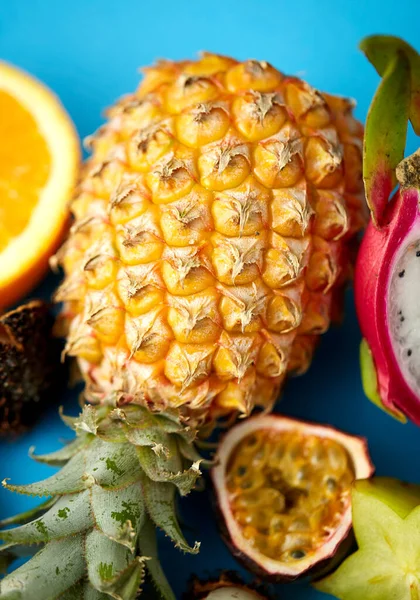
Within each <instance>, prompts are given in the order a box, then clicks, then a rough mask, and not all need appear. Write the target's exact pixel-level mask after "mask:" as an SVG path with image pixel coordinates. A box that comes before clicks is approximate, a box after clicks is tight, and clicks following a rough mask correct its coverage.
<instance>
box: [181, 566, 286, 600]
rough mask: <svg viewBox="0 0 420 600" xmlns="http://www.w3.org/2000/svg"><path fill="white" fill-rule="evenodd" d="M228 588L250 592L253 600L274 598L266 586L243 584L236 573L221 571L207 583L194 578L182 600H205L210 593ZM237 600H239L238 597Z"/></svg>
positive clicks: (270, 599) (271, 599)
mask: <svg viewBox="0 0 420 600" xmlns="http://www.w3.org/2000/svg"><path fill="white" fill-rule="evenodd" d="M228 588H233V589H234V590H235V591H236V590H238V591H239V590H243V591H244V592H245V591H247V592H250V593H252V598H253V600H254V597H255V600H274V598H275V597H274V595H273V594H272V593H271V592H270V591H269V590H268V588H267V586H266V585H264V584H261V583H259V582H257V583H255V582H253V583H249V584H245V582H244V580H243V579H242V577H241V576H240V575H239V574H238V573H237V572H236V571H222V572H221V573H220V574H218V575H217V576H215V577H212V578H210V579H208V580H207V581H200V579H199V578H198V577H196V576H194V577H193V578H192V579H191V580H190V583H189V586H188V591H187V592H186V594H184V596H183V600H206V598H208V597H209V594H211V592H214V591H216V590H218V589H228ZM235 598H236V596H235ZM210 600H211V598H210ZM238 600H240V598H239V597H238Z"/></svg>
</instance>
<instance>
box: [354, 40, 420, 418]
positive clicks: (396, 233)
mask: <svg viewBox="0 0 420 600" xmlns="http://www.w3.org/2000/svg"><path fill="white" fill-rule="evenodd" d="M361 48H362V50H363V51H364V52H365V54H366V55H367V57H368V59H369V60H370V62H371V63H372V64H373V65H374V66H375V67H376V69H377V71H378V73H379V74H380V75H382V77H383V79H382V82H381V84H380V86H379V88H378V91H377V93H376V95H375V97H374V100H373V102H372V105H371V108H370V111H369V114H368V118H367V123H366V134H365V142H364V165H363V175H364V181H365V188H366V196H367V202H368V205H369V208H370V211H371V217H372V218H371V221H370V223H369V225H368V228H367V231H366V234H365V236H364V239H363V242H362V245H361V248H360V252H359V256H358V261H357V265H356V274H355V296H356V307H357V312H358V317H359V320H360V325H361V329H362V333H363V337H364V340H363V342H362V347H361V362H362V379H363V383H364V388H365V392H366V394H367V395H368V397H369V398H370V399H371V400H372V401H374V402H375V403H377V404H379V405H380V406H382V407H383V408H384V409H385V410H387V411H388V412H390V413H391V414H393V415H394V416H396V417H397V418H399V419H401V420H405V417H408V418H409V419H411V420H412V421H414V422H415V423H417V424H418V425H420V326H419V325H420V302H419V293H418V286H419V283H418V282H419V281H420V214H419V201H420V189H419V188H420V153H419V151H417V152H416V153H415V154H413V155H412V156H410V157H409V158H406V159H405V160H403V157H404V149H405V143H406V132H407V125H408V121H409V119H410V120H411V123H412V125H413V128H414V130H415V131H416V133H418V134H420V56H419V54H417V52H416V51H415V50H413V48H411V47H410V46H408V44H406V43H405V42H403V41H402V40H399V39H398V38H394V37H387V36H373V37H370V38H367V39H365V40H364V41H363V42H362V44H361ZM397 182H398V184H399V187H398V189H397V191H396V192H395V193H394V194H393V195H392V192H393V189H394V187H395V185H396V183H397Z"/></svg>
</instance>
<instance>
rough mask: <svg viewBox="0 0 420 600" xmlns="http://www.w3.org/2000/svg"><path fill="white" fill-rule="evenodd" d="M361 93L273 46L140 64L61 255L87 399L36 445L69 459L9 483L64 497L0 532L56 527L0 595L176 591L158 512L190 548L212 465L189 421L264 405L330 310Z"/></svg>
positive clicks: (72, 351) (101, 140)
mask: <svg viewBox="0 0 420 600" xmlns="http://www.w3.org/2000/svg"><path fill="white" fill-rule="evenodd" d="M352 108H353V105H352V103H351V102H350V101H348V100H345V99H342V98H337V97H333V96H330V95H327V94H321V93H319V92H317V91H316V90H314V89H313V88H311V87H310V86H309V85H308V84H306V83H305V82H303V81H301V80H299V79H297V78H295V77H287V76H284V75H283V74H282V73H280V72H279V71H277V70H276V69H274V68H273V67H272V66H271V65H269V64H268V63H266V62H258V61H256V60H248V61H245V62H242V63H241V62H237V61H235V60H233V59H230V58H227V57H223V56H217V55H212V54H204V55H203V56H202V57H201V58H200V59H199V60H198V61H196V62H193V61H183V62H169V61H162V62H159V63H158V64H157V65H156V66H153V67H150V68H148V69H146V70H145V77H144V80H143V82H142V84H141V85H140V87H139V89H138V90H137V91H136V92H135V93H134V94H132V95H129V96H126V97H124V98H122V99H121V100H120V101H119V102H118V103H117V104H116V105H115V106H113V107H112V108H111V109H110V110H109V111H108V117H109V121H108V123H107V124H106V125H104V126H103V127H101V128H100V130H99V131H98V132H97V133H96V134H95V135H94V136H92V137H91V138H89V139H88V140H87V144H88V146H89V148H91V150H92V157H91V158H90V159H89V160H88V161H87V162H86V164H85V166H84V172H83V174H82V178H81V181H80V185H79V188H78V190H77V195H76V197H75V199H74V201H73V203H72V212H73V214H74V217H75V221H74V225H73V227H72V229H71V232H70V236H69V238H68V240H67V242H66V243H65V245H64V246H63V247H62V249H61V251H60V252H59V254H58V255H57V257H56V260H55V262H56V263H59V264H61V265H62V266H63V268H64V271H65V279H64V282H63V284H62V285H61V287H60V288H59V290H58V291H57V294H56V299H57V301H60V302H63V303H64V309H63V313H62V319H63V322H64V324H65V326H66V328H67V330H68V335H67V345H66V349H65V352H66V354H67V355H69V356H72V357H76V358H77V360H78V364H79V366H80V369H81V371H82V374H83V376H84V378H85V380H86V390H85V399H86V400H87V401H88V402H89V403H90V404H87V405H86V406H85V408H84V409H83V413H82V414H81V416H80V417H79V418H78V419H76V420H74V421H72V422H70V425H71V426H72V427H73V428H74V429H75V430H76V433H77V437H76V440H75V441H74V442H73V443H72V444H71V445H70V446H66V447H65V448H64V449H62V450H61V451H58V452H57V453H53V454H52V455H50V456H47V457H38V459H39V460H42V461H46V462H49V463H51V464H54V465H60V466H62V465H64V466H63V468H62V470H61V471H60V472H59V473H58V474H56V475H53V476H52V477H51V478H49V479H48V480H46V481H44V482H40V483H37V484H31V485H29V486H14V485H9V484H6V485H8V487H10V488H11V489H14V490H16V491H19V492H23V493H31V494H37V495H45V496H52V500H50V501H48V503H47V505H42V506H41V508H40V509H39V510H36V511H34V513H33V515H32V516H33V517H34V518H35V521H33V522H29V523H27V520H28V516H27V515H26V516H25V518H24V522H25V524H23V525H21V526H20V527H18V528H15V529H13V530H7V531H4V532H3V533H2V534H0V535H1V537H2V539H3V540H4V541H5V542H6V548H5V549H7V550H8V552H11V551H13V548H14V547H15V546H19V545H22V544H23V545H26V544H28V543H38V544H43V545H44V546H43V549H42V550H41V551H40V552H39V553H38V554H36V555H35V557H34V558H33V559H32V560H31V561H30V562H29V563H27V564H26V565H24V566H23V567H20V569H18V570H17V571H16V572H15V573H12V574H11V575H9V576H8V577H7V578H6V579H5V580H4V581H3V583H2V587H1V595H2V598H4V599H5V600H6V599H8V598H10V599H12V598H13V599H14V598H15V597H16V598H21V599H24V600H32V599H34V600H36V599H38V598H40V597H42V598H45V600H48V599H50V598H51V599H53V598H62V599H66V600H67V599H72V598H85V599H87V598H89V599H92V600H93V599H98V600H100V599H103V600H105V599H106V598H109V597H112V598H117V599H122V600H132V599H134V598H135V597H136V594H137V593H138V590H139V589H140V587H141V583H142V580H143V574H144V569H145V567H146V568H147V569H148V571H149V573H150V575H151V577H152V579H153V580H154V582H155V584H156V586H157V589H158V590H159V592H160V594H161V596H162V597H163V598H165V599H173V598H174V596H173V594H172V592H171V590H170V588H169V585H168V583H167V581H166V579H165V576H164V574H163V572H162V570H161V568H160V566H159V563H158V561H157V557H156V548H155V540H154V527H155V526H158V527H160V528H162V529H163V530H164V531H165V532H166V533H167V534H168V535H169V536H170V537H171V538H172V539H173V540H174V542H175V543H176V545H178V546H179V547H180V548H181V549H182V550H184V551H190V552H196V551H197V549H198V546H197V545H195V546H192V547H191V546H188V544H187V542H186V541H185V539H184V538H183V536H182V533H181V531H180V529H179V526H178V522H177V520H176V515H175V512H174V499H175V495H176V493H177V492H179V493H181V494H186V493H188V492H189V491H190V490H191V489H192V488H193V487H194V484H195V482H196V479H197V477H198V476H199V475H200V470H199V469H200V460H201V459H200V457H199V455H198V454H197V452H196V450H195V448H194V439H195V436H196V434H197V432H201V434H205V433H207V432H208V431H209V430H210V429H211V428H212V427H213V426H214V424H215V423H216V421H217V419H219V418H221V417H224V416H230V415H240V414H242V415H247V414H249V413H250V412H251V411H252V409H253V408H254V406H256V405H259V406H261V407H263V408H264V409H269V408H270V407H271V406H272V404H273V402H274V401H275V399H276V397H277V395H278V392H279V389H280V386H281V384H282V382H283V380H284V378H285V376H286V374H287V373H288V372H295V373H302V372H304V371H305V370H306V369H307V368H308V366H309V364H310V361H311V356H312V352H313V349H314V346H315V344H316V341H317V338H318V336H319V334H321V333H323V332H324V331H326V329H327V328H328V326H329V323H330V320H331V318H332V317H333V316H334V314H335V313H336V312H337V303H338V298H339V295H340V293H339V292H340V291H341V289H342V288H343V285H344V284H345V282H346V280H347V279H348V276H349V273H350V266H351V265H350V258H349V257H350V256H351V246H352V243H353V240H354V236H355V234H356V233H357V232H358V231H359V230H360V228H361V226H362V225H363V223H364V212H363V209H362V187H363V186H362V177H361V139H362V127H361V125H360V124H359V123H358V122H357V121H355V120H354V118H353V117H352V114H351V113H352ZM123 507H129V509H127V510H126V509H124V510H123ZM63 511H66V514H68V518H66V519H61V520H60V514H64V513H63ZM115 515H117V516H115ZM22 519H23V517H22V518H20V519H19V517H17V518H16V519H15V520H14V521H13V523H18V522H19V521H22ZM146 557H147V558H146ZM54 573H56V575H55V574H54ZM17 589H19V592H16V590H17ZM16 594H18V595H16Z"/></svg>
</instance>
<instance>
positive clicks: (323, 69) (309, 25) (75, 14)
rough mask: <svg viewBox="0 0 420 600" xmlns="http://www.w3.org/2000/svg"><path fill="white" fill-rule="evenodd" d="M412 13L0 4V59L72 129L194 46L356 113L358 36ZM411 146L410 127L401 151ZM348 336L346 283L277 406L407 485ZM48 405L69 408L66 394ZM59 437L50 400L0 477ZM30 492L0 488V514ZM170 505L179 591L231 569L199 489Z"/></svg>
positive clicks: (409, 434)
mask: <svg viewBox="0 0 420 600" xmlns="http://www.w3.org/2000/svg"><path fill="white" fill-rule="evenodd" d="M419 23H420V2H419V0H399V1H398V2H394V1H393V0H353V2H349V1H348V0H335V1H332V0H331V1H329V0H317V1H313V0H300V1H299V2H293V1H291V0H287V2H286V1H283V0H281V1H275V0H265V1H264V0H259V1H255V0H254V1H253V0H241V1H237V0H224V2H220V1H219V2H217V1H213V2H204V1H202V0H196V1H195V2H193V1H188V0H177V1H175V0H174V1H172V2H170V1H166V0H161V1H160V2H156V1H155V2H153V1H150V0H149V1H148V2H143V1H142V0H120V1H118V2H117V1H116V0H70V1H69V0H67V1H64V0H11V1H10V0H0V58H3V59H5V60H8V61H11V62H13V63H15V64H16V65H19V66H21V67H23V68H25V69H27V70H28V71H30V72H31V73H33V74H34V75H36V76H37V77H39V78H40V79H42V80H43V81H44V82H45V83H47V84H48V85H49V86H50V87H51V88H52V89H53V90H55V92H56V93H57V94H58V95H59V96H60V98H61V100H62V102H63V103H64V105H65V106H66V108H67V109H68V111H69V113H70V115H71V116H72V118H73V119H74V121H75V123H76V125H77V128H78V130H79V133H80V135H81V136H82V137H83V136H85V135H87V134H89V133H91V132H92V131H93V130H95V129H96V128H97V127H98V125H100V123H101V112H102V110H103V108H104V107H105V106H107V105H109V104H111V103H113V102H114V100H115V99H116V98H117V97H118V96H119V95H121V94H123V93H126V92H129V91H131V90H132V89H134V88H135V87H136V85H137V83H138V80H139V75H138V72H137V68H138V67H139V66H141V65H147V64H149V63H151V62H153V61H154V60H155V59H156V58H159V57H166V58H173V59H179V58H184V57H193V56H194V55H195V53H196V52H197V51H198V50H201V49H206V50H211V51H215V52H219V53H223V54H230V55H233V56H235V57H236V58H239V59H246V58H257V59H260V60H268V61H270V62H272V63H273V64H274V65H275V66H277V67H278V68H279V69H281V70H282V71H285V72H286V73H289V74H296V75H299V76H303V77H305V78H306V79H307V80H308V81H309V82H310V83H311V84H312V85H314V86H316V87H317V88H319V89H321V90H327V91H329V92H331V93H337V94H341V95H347V96H352V97H354V98H355V99H357V101H358V108H357V111H356V114H357V116H358V117H359V118H361V119H364V118H365V116H366V111H367V108H368V105H369V102H370V100H371V97H372V95H373V92H374V90H375V88H376V85H377V83H378V79H377V77H376V75H375V73H374V71H373V69H372V67H371V66H370V65H369V64H368V63H367V61H366V60H365V59H364V57H363V56H362V54H361V53H360V52H359V51H358V49H357V45H358V42H359V40H360V39H361V38H362V37H363V36H365V35H367V34H371V33H392V34H395V35H400V36H403V37H405V39H406V40H407V41H408V42H410V43H411V44H413V45H416V46H417V48H418V49H420V36H419ZM414 149H415V140H414V137H413V136H412V135H411V136H410V139H409V145H408V150H410V151H412V150H414ZM54 283H55V282H54V280H53V279H52V278H49V280H48V281H47V282H45V283H44V284H43V285H42V286H41V287H40V289H39V290H37V291H36V293H35V294H34V295H40V294H43V295H47V294H48V293H49V292H50V291H51V289H52V286H53V285H54ZM359 341H360V333H359V330H358V326H357V321H356V317H355V313H354V309H353V304H352V297H351V294H350V293H349V295H348V298H347V311H346V319H345V321H344V324H343V326H342V327H341V328H340V329H336V330H333V331H331V332H330V333H328V334H327V335H326V336H324V339H323V341H322V344H321V346H320V348H319V351H318V353H317V355H316V359H315V361H314V363H313V366H312V367H311V369H310V371H309V373H307V374H306V375H305V376H304V377H302V378H300V379H296V380H292V381H290V382H289V383H288V385H287V387H286V390H285V393H284V397H283V400H282V402H281V403H280V404H279V405H278V408H277V410H278V411H281V412H283V413H285V414H288V415H294V416H297V417H302V418H305V419H311V420H316V421H320V422H328V423H331V424H333V425H335V426H337V427H340V428H342V429H345V430H347V431H349V432H352V433H357V434H361V435H364V436H367V437H368V439H369V447H370V450H371V454H372V457H373V460H374V462H375V464H376V467H377V472H378V473H379V474H381V475H382V474H387V475H391V476H396V477H399V478H402V479H408V480H411V481H417V482H418V481H419V480H420V474H419V466H420V465H419V462H420V461H419V450H420V431H419V430H418V429H417V428H416V427H414V426H413V425H411V424H408V425H404V426H403V425H401V424H399V423H397V422H394V421H393V420H392V419H391V418H389V417H387V416H386V415H385V414H383V413H382V412H380V411H379V410H378V409H376V408H375V407H374V406H373V405H371V404H370V403H369V402H368V401H367V400H366V399H365V398H364V396H363V392H362V388H361V384H360V378H359V366H358V347H359ZM58 404H64V406H65V409H66V411H67V413H75V412H77V405H76V397H75V394H74V396H73V398H72V397H71V394H68V397H64V398H61V399H57V405H58ZM66 436H68V431H67V430H66V428H65V427H64V425H63V424H62V423H61V422H60V421H59V419H58V417H57V414H56V409H55V408H52V409H51V410H50V411H49V412H47V414H46V415H45V417H44V418H43V420H42V423H38V425H37V427H36V428H35V429H34V430H33V431H31V432H30V433H28V434H26V435H25V436H23V437H22V438H20V439H19V440H18V441H15V442H12V443H10V442H2V443H1V445H0V478H3V477H6V476H7V477H11V478H12V481H13V482H15V483H29V482H32V481H35V480H37V479H39V478H42V477H46V476H48V475H49V474H50V473H51V470H50V469H49V468H48V467H45V466H41V465H37V464H36V463H33V462H32V461H30V459H29V458H28V455H27V451H28V447H29V446H31V445H35V446H36V448H37V451H38V452H46V451H50V450H54V449H56V448H57V446H58V440H59V439H60V438H61V439H62V438H65V437H66ZM34 502H35V500H34V499H31V498H26V497H19V496H16V495H13V494H11V493H9V492H7V491H5V490H0V517H5V516H8V515H10V514H12V513H14V512H16V511H20V510H23V509H25V508H28V507H29V506H32V505H33V504H34ZM181 508H182V514H183V518H184V521H185V523H186V526H187V535H188V536H189V537H190V538H191V539H199V540H201V541H202V552H201V553H200V555H198V556H197V557H190V556H183V555H181V554H180V553H178V552H177V551H175V550H174V549H173V548H172V547H171V545H170V544H169V543H168V542H166V540H163V541H162V545H161V553H162V561H163V565H164V568H165V570H166V572H167V574H168V576H169V579H170V581H171V584H172V585H173V587H174V589H175V592H176V595H177V598H180V597H181V594H182V592H183V591H184V590H185V587H186V582H187V580H188V578H189V577H190V575H191V574H192V573H196V574H198V575H200V576H201V577H205V576H207V574H208V573H209V572H214V571H215V570H217V569H225V568H229V569H232V568H233V569H238V565H237V564H236V563H235V561H234V560H233V559H232V558H231V556H230V554H229V553H228V551H227V550H226V548H225V547H224V545H223V544H222V542H221V541H220V539H219V536H218V533H217V530H216V527H215V523H214V519H213V514H212V512H211V509H210V505H209V494H208V493H206V492H204V493H201V494H200V493H195V494H193V495H192V496H190V497H189V498H188V499H186V500H185V501H182V503H181ZM244 574H245V573H244ZM276 597H278V598H279V599H283V600H287V599H292V598H293V599H294V600H303V599H305V600H321V599H322V598H326V596H324V595H322V594H320V593H318V592H315V591H314V590H312V589H311V588H310V587H309V586H308V585H304V584H297V585H292V586H291V585H287V586H277V588H276Z"/></svg>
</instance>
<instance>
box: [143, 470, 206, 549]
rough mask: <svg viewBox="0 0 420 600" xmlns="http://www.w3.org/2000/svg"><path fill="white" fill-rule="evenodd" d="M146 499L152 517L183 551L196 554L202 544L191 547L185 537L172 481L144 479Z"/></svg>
mask: <svg viewBox="0 0 420 600" xmlns="http://www.w3.org/2000/svg"><path fill="white" fill-rule="evenodd" d="M143 492H144V500H145V503H146V508H147V512H148V513H149V515H150V517H151V519H152V520H153V522H154V523H155V525H157V526H158V527H159V528H160V529H162V530H163V531H164V532H165V533H166V535H168V536H169V537H170V538H171V540H172V541H173V542H174V544H175V545H176V546H177V547H178V548H180V549H181V550H182V551H183V552H189V553H190V554H196V553H197V552H198V550H199V548H200V545H199V544H198V543H197V542H196V543H195V545H194V546H193V547H191V546H190V545H189V544H188V542H187V540H186V539H185V537H184V535H183V533H182V531H181V527H180V526H179V523H178V519H177V517H176V508H175V493H176V489H175V487H174V486H173V485H172V484H171V483H158V482H156V481H152V480H150V479H148V478H147V477H145V478H144V480H143Z"/></svg>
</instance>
